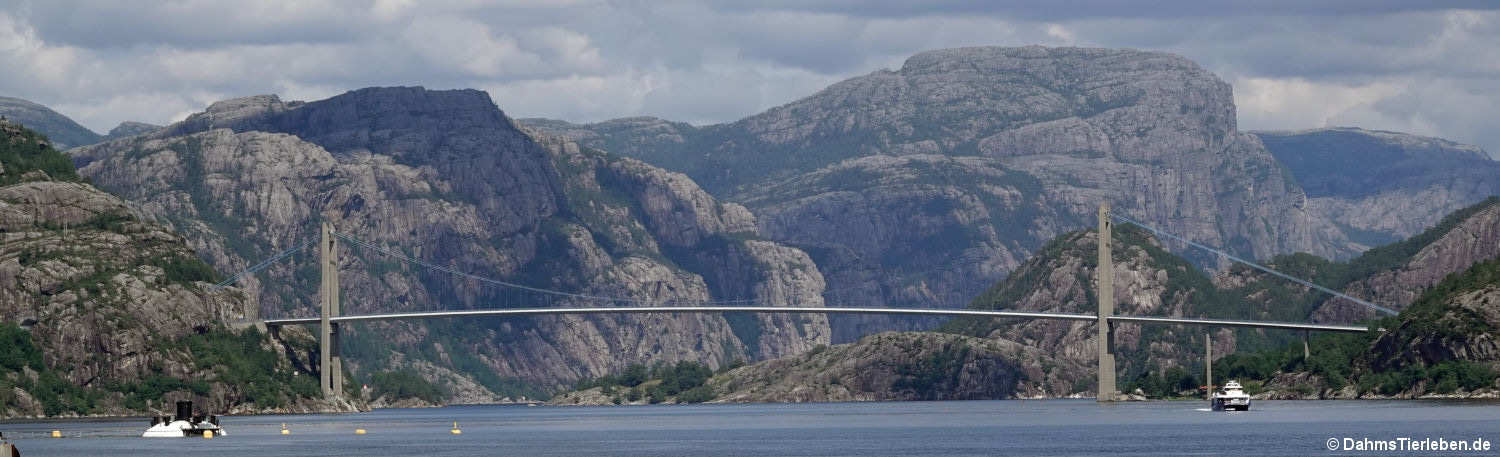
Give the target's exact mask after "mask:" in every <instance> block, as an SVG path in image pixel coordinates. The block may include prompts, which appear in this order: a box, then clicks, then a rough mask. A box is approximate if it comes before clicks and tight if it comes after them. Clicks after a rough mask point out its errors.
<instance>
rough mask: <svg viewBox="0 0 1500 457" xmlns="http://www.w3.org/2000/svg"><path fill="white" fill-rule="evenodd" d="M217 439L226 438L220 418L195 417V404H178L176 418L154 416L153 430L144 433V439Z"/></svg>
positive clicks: (181, 402)
mask: <svg viewBox="0 0 1500 457" xmlns="http://www.w3.org/2000/svg"><path fill="white" fill-rule="evenodd" d="M209 432H211V433H213V435H208V434H207V433H209ZM199 436H208V437H217V436H224V428H223V427H220V426H219V417H218V416H213V415H209V416H201V415H198V416H195V415H193V402H190V401H179V402H177V415H176V416H153V417H152V418H151V428H148V429H146V433H142V434H141V437H144V438H185V437H199Z"/></svg>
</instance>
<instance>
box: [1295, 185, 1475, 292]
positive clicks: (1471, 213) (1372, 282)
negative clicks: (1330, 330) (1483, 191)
mask: <svg viewBox="0 0 1500 457" xmlns="http://www.w3.org/2000/svg"><path fill="white" fill-rule="evenodd" d="M1497 256H1500V199H1496V198H1490V199H1488V200H1485V201H1483V202H1480V203H1479V204H1476V205H1473V206H1471V207H1468V208H1465V209H1462V210H1459V211H1456V212H1454V213H1453V214H1450V215H1448V216H1447V217H1445V218H1443V220H1442V221H1440V222H1439V223H1438V224H1437V225H1435V226H1433V227H1431V228H1428V229H1427V230H1426V231H1424V232H1422V233H1421V234H1419V235H1417V236H1414V237H1412V238H1409V239H1407V240H1405V241H1402V242H1400V243H1396V244H1392V245H1388V246H1383V247H1379V248H1376V249H1373V250H1370V251H1367V252H1366V254H1365V257H1388V258H1389V259H1388V260H1386V261H1385V263H1386V264H1385V265H1381V268H1372V270H1373V271H1371V272H1369V273H1368V274H1366V275H1363V277H1359V278H1355V279H1354V280H1353V281H1351V282H1350V283H1349V284H1348V285H1346V286H1344V288H1343V291H1344V293H1347V294H1349V295H1351V296H1354V297H1358V298H1361V299H1364V300H1368V301H1371V302H1373V303H1376V304H1380V305H1382V306H1386V307H1389V308H1392V309H1397V310H1400V309H1402V308H1405V307H1406V306H1407V305H1410V304H1411V303H1413V302H1415V301H1416V300H1417V298H1419V297H1420V296H1421V295H1422V293H1423V292H1424V291H1425V290H1427V289H1428V288H1430V287H1432V286H1434V285H1437V284H1438V283H1439V282H1441V281H1442V280H1443V278H1445V277H1447V276H1448V275H1450V274H1454V273H1459V272H1462V271H1464V270H1466V269H1468V268H1469V267H1470V266H1473V265H1474V264H1477V263H1480V262H1483V261H1487V260H1490V259H1493V258H1495V257H1497ZM1359 260H1360V259H1356V262H1358V261H1359ZM1314 317H1315V318H1316V319H1318V320H1320V321H1324V322H1354V321H1360V320H1366V319H1370V318H1373V317H1378V316H1376V314H1375V312H1374V311H1373V310H1370V309H1369V308H1367V307H1364V306H1361V305H1359V304H1357V303H1353V302H1350V301H1348V300H1343V299H1330V300H1328V301H1327V302H1326V303H1323V304H1322V306H1320V307H1319V308H1318V311H1317V313H1316V314H1314Z"/></svg>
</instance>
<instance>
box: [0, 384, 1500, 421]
mask: <svg viewBox="0 0 1500 457" xmlns="http://www.w3.org/2000/svg"><path fill="white" fill-rule="evenodd" d="M1079 400H1092V398H1090V397H1043V398H1006V399H992V400H870V401H861V400H853V401H824V402H775V401H762V402H703V403H675V402H662V403H655V404H651V403H635V404H633V403H622V404H618V405H617V404H613V403H609V404H552V403H548V402H539V401H536V402H510V403H454V404H443V405H430V406H385V407H377V408H369V409H366V410H359V411H303V412H255V413H236V414H220V415H218V416H219V417H254V416H312V415H342V414H358V413H365V412H371V411H375V410H388V409H439V408H449V407H470V406H504V407H532V406H540V407H557V408H578V407H631V406H691V405H809V404H850V403H944V402H969V401H1019V402H1028V401H1079ZM1255 400H1258V401H1278V402H1280V401H1299V402H1301V401H1308V402H1313V401H1420V402H1476V403H1496V404H1500V393H1497V392H1486V393H1483V394H1481V395H1479V396H1454V395H1451V394H1450V395H1424V396H1419V397H1365V398H1256V399H1255ZM1207 401H1208V400H1205V399H1202V398H1190V397H1172V398H1147V399H1132V400H1123V401H1116V402H1112V403H1118V404H1129V403H1169V402H1180V403H1188V402H1207ZM150 417H151V415H150V414H125V415H114V414H97V415H81V416H47V417H42V416H14V417H3V418H0V424H7V423H23V422H24V423H37V422H42V423H46V422H113V421H119V420H123V419H147V418H150Z"/></svg>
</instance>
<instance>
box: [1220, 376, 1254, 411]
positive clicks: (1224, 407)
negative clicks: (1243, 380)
mask: <svg viewBox="0 0 1500 457" xmlns="http://www.w3.org/2000/svg"><path fill="white" fill-rule="evenodd" d="M1210 402H1211V403H1212V404H1213V410H1214V411H1249V410H1250V395H1247V394H1245V388H1244V387H1242V386H1240V383H1239V382H1236V381H1229V382H1226V383H1224V387H1223V388H1221V389H1219V391H1218V392H1214V395H1213V399H1212V400H1210Z"/></svg>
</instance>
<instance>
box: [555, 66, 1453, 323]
mask: <svg viewBox="0 0 1500 457" xmlns="http://www.w3.org/2000/svg"><path fill="white" fill-rule="evenodd" d="M531 122H532V125H533V126H534V127H535V128H538V129H543V130H547V131H550V132H554V133H556V134H558V135H564V136H567V137H570V138H574V139H576V140H577V141H579V142H581V143H583V144H585V145H590V146H596V147H600V148H605V149H608V150H612V151H618V152H619V153H622V154H626V155H631V156H634V157H639V158H641V159H642V160H645V161H647V162H651V163H654V164H657V165H660V166H664V167H668V168H671V169H674V170H679V171H682V172H684V173H686V174H688V175H689V176H691V177H693V179H695V180H697V181H698V182H699V183H701V184H703V185H704V187H705V188H707V189H710V190H711V191H713V192H715V193H716V194H718V195H720V196H728V198H729V199H731V200H734V201H738V202H742V203H744V204H745V205H746V206H747V207H749V209H750V210H751V211H753V212H755V213H756V215H757V219H758V222H759V224H760V225H761V228H762V230H763V232H764V233H765V234H766V236H767V237H768V238H770V239H772V240H777V241H782V242H786V243H789V244H792V245H795V246H798V247H801V248H804V249H806V250H808V251H809V252H811V253H813V254H814V256H815V257H816V258H817V260H818V261H819V266H820V267H822V270H823V273H824V274H825V276H826V277H827V278H829V286H828V290H829V291H830V292H829V294H828V296H827V297H825V298H826V300H827V301H828V302H829V303H830V304H832V305H851V304H866V303H882V304H889V305H900V306H954V305H956V304H958V303H962V302H964V301H966V300H967V299H968V297H972V296H974V295H977V294H978V293H979V292H981V291H982V290H983V287H984V285H985V284H992V283H993V282H994V281H996V280H999V279H1000V278H1003V277H1004V276H1005V275H1006V274H1007V273H1008V272H1010V271H1011V270H1012V269H1014V268H1016V267H1017V266H1018V265H1019V264H1020V260H1019V259H1024V258H1025V257H1027V256H1028V255H1029V254H1031V253H1032V252H1033V251H1034V250H1036V249H1038V248H1040V247H1041V245H1042V244H1043V243H1044V242H1045V241H1046V240H1048V239H1050V238H1052V237H1053V236H1056V235H1058V234H1061V233H1063V232H1066V231H1069V230H1073V229H1076V228H1079V227H1086V226H1089V225H1092V224H1091V220H1092V216H1093V214H1094V211H1095V208H1096V207H1097V205H1098V204H1099V203H1101V202H1103V201H1109V202H1111V203H1112V204H1113V206H1114V208H1115V210H1116V211H1117V212H1119V213H1121V214H1124V215H1126V216H1129V217H1132V218H1135V219H1138V220H1142V221H1144V222H1147V223H1149V224H1152V225H1155V226H1157V227H1159V228H1161V229H1163V230H1167V231H1170V232H1173V233H1176V234H1179V235H1182V236H1185V237H1188V238H1191V239H1194V240H1197V241H1200V242H1204V243H1206V244H1211V245H1217V246H1223V247H1226V248H1228V249H1230V250H1231V251H1233V252H1236V253H1238V254H1241V255H1244V256H1247V257H1254V258H1268V257H1270V256H1272V255H1275V254H1280V253H1288V252H1312V253H1315V254H1319V255H1322V256H1327V257H1347V256H1350V255H1353V254H1355V253H1357V252H1359V251H1360V250H1362V249H1364V248H1366V247H1368V244H1362V242H1361V241H1363V239H1362V238H1359V237H1356V236H1352V235H1351V233H1353V234H1355V235H1358V234H1359V233H1362V232H1357V231H1356V230H1355V229H1354V228H1348V229H1346V228H1345V227H1342V226H1340V225H1339V224H1336V223H1334V222H1333V221H1332V220H1330V219H1329V218H1327V217H1325V215H1323V214H1322V213H1319V212H1316V211H1312V210H1310V209H1309V207H1308V198H1307V195H1306V193H1305V192H1304V191H1303V190H1302V189H1301V188H1300V187H1299V186H1298V182H1297V180H1296V179H1295V178H1294V177H1293V174H1292V173H1290V172H1288V170H1287V168H1286V167H1285V166H1283V165H1282V164H1281V163H1280V162H1278V160H1277V158H1276V157H1275V156H1273V155H1272V154H1271V153H1270V152H1269V151H1268V150H1267V149H1266V147H1265V146H1264V145H1263V144H1262V142H1261V139H1260V138H1259V137H1257V136H1255V135H1251V134H1247V133H1243V132H1239V131H1238V130H1237V128H1236V125H1235V124H1236V120H1235V107H1234V104H1233V97H1232V94H1231V91H1230V87H1229V85H1228V84H1226V83H1224V82H1223V81H1222V80H1220V79H1219V78H1218V77H1216V76H1214V75H1213V74H1211V73H1209V72H1208V71H1206V70H1204V69H1203V68H1201V67H1199V66H1198V65H1197V64H1195V63H1193V62H1191V61H1189V60H1187V59H1184V58H1182V57H1178V56H1175V55H1171V54H1164V53H1158V52H1144V51H1134V50H1114V49H1087V48H1047V47H1039V46H1030V47H1023V48H997V47H984V48H961V49H946V50H938V51H931V52H924V53H921V54H917V55H915V56H912V57H911V58H909V59H908V60H907V61H906V62H905V63H904V64H903V65H902V67H901V68H899V69H897V70H882V71H877V72H874V73H871V74H869V75H865V76H861V77H857V78H852V79H849V80H846V81H843V82H840V83H837V84H834V85H832V86H830V87H828V88H827V89H824V90H822V91H819V92H818V93H816V94H813V95H811V96H809V97H807V98H804V99H801V100H797V101H794V102H792V103H789V104H787V105H784V106H780V107H777V108H773V109H771V110H768V111H766V112H764V113H760V114H756V115H754V116H750V117H747V118H745V119H742V120H739V121H736V122H732V123H727V124H720V125H710V126H703V127H694V126H690V125H686V124H680V123H672V122H668V121H662V120H659V119H654V118H630V119H620V120H615V121H607V122H602V123H597V124H588V125H577V124H568V123H564V122H559V121H546V120H534V121H531ZM611 148H613V149H611ZM1455 200H1462V198H1455ZM1391 214H1393V215H1394V216H1396V217H1398V218H1402V219H1403V220H1414V221H1418V222H1416V223H1417V224H1428V223H1431V222H1432V220H1431V219H1430V218H1433V217H1435V216H1434V215H1433V214H1430V213H1426V212H1423V213H1420V214H1406V213H1399V214H1398V213H1391ZM870 215H879V217H870ZM1403 224H1405V222H1403ZM1365 225H1368V224H1363V225H1362V224H1354V225H1349V227H1364V226H1365ZM935 235H937V236H936V237H935ZM926 241H934V242H938V243H926ZM914 251H920V255H908V254H909V253H910V252H914ZM1198 260H1200V261H1212V259H1208V258H1202V257H1200V258H1198ZM920 325H922V323H920V322H916V323H913V322H912V321H893V320H889V319H884V318H859V317H856V318H844V317H836V318H835V319H834V331H835V335H836V338H835V340H836V341H849V340H852V339H853V338H857V337H858V336H859V335H862V334H865V333H866V332H869V331H873V330H878V329H882V328H913V326H920Z"/></svg>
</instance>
